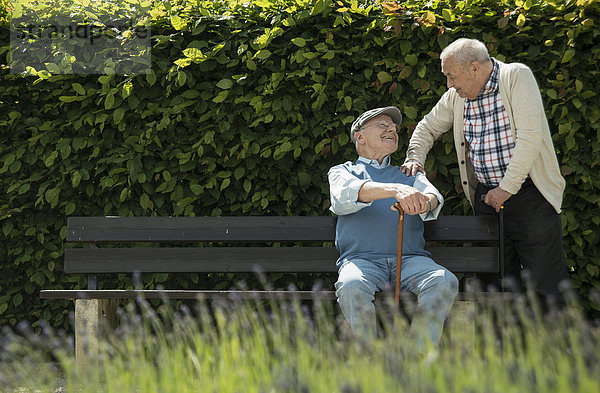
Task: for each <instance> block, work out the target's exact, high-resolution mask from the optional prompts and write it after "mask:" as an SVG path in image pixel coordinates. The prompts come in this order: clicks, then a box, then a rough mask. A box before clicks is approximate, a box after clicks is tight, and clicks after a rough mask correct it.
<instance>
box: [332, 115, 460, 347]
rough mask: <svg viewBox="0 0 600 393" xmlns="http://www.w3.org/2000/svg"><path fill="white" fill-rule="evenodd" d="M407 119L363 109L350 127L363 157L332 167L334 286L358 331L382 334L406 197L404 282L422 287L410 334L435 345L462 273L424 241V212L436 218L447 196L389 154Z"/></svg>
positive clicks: (418, 343)
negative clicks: (383, 301) (379, 323)
mask: <svg viewBox="0 0 600 393" xmlns="http://www.w3.org/2000/svg"><path fill="white" fill-rule="evenodd" d="M401 122H402V115H401V114H400V111H399V110H398V108H396V107H392V106H389V107H385V108H377V109H372V110H369V111H367V112H365V113H363V114H362V115H360V116H359V117H358V118H357V119H356V121H355V122H354V123H353V124H352V127H351V129H350V136H351V139H352V141H353V142H355V144H356V150H357V152H358V155H359V157H358V159H357V160H356V162H351V161H348V162H345V163H343V164H340V165H336V166H334V167H332V168H331V169H330V170H329V173H328V178H329V187H330V193H331V211H333V212H334V213H335V214H337V215H338V221H337V227H336V247H337V249H338V251H339V253H340V257H339V259H338V261H337V267H338V274H339V277H338V281H337V282H336V284H335V288H336V295H337V298H338V303H339V305H340V308H341V310H342V313H343V314H344V317H345V318H346V320H347V321H348V322H349V324H350V328H351V329H352V331H353V332H355V333H357V334H358V335H359V336H362V337H363V338H367V339H368V338H374V337H376V318H375V305H374V304H373V300H374V298H375V297H374V295H375V292H377V291H382V290H384V289H385V288H386V287H387V286H388V285H390V284H391V285H395V278H396V252H397V236H398V224H397V223H398V213H396V212H395V211H394V210H393V205H394V203H395V202H396V201H397V202H399V203H400V206H401V207H402V209H403V210H404V212H405V213H406V214H407V215H408V216H407V217H406V218H405V220H404V229H403V233H404V240H403V248H402V249H403V253H402V267H401V275H402V279H401V288H403V289H404V290H407V291H410V292H413V293H415V294H416V295H417V302H418V303H417V316H416V317H415V318H413V322H412V325H411V332H410V334H411V335H412V336H413V337H414V339H415V342H416V344H415V345H416V346H417V349H418V350H420V351H421V352H425V351H426V348H427V347H428V345H430V344H433V345H437V344H438V343H439V340H440V336H441V332H442V327H443V324H444V321H445V319H446V318H447V316H448V314H449V312H450V309H451V308H452V304H453V302H454V297H455V296H456V294H457V292H458V280H457V279H456V277H455V276H454V274H452V273H451V272H450V271H448V270H446V269H445V268H444V267H442V266H440V265H438V264H436V263H435V262H434V261H433V260H432V259H431V258H430V254H429V253H428V252H427V251H425V249H424V246H425V240H424V238H423V220H431V219H435V218H437V216H438V214H439V211H440V209H441V207H442V204H443V198H442V196H441V195H440V193H439V192H438V190H437V189H436V188H435V187H434V186H432V185H431V183H430V182H429V181H428V180H427V178H426V177H425V175H424V174H422V173H417V174H415V175H414V176H413V175H410V176H407V175H405V174H404V173H402V172H401V171H400V168H399V167H397V166H394V165H391V163H390V154H392V153H393V152H395V151H396V150H397V149H398V134H397V127H398V126H399V125H400V123H401ZM428 343H429V344H428Z"/></svg>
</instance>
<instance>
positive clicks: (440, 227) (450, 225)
mask: <svg viewBox="0 0 600 393" xmlns="http://www.w3.org/2000/svg"><path fill="white" fill-rule="evenodd" d="M336 220H337V218H336V217H300V216H291V217H283V216H279V217H262V216H261V217H252V216H249V217H202V218H201V219H199V218H197V217H70V218H69V220H68V223H67V241H68V242H98V243H100V242H209V241H223V242H228V241H232V242H233V241H250V242H251V241H334V239H335V224H336ZM425 239H426V240H427V241H468V242H486V241H488V242H489V241H497V239H498V227H497V220H496V218H495V217H491V216H490V217H481V216H464V217H456V216H441V217H439V218H438V219H437V220H433V221H426V222H425Z"/></svg>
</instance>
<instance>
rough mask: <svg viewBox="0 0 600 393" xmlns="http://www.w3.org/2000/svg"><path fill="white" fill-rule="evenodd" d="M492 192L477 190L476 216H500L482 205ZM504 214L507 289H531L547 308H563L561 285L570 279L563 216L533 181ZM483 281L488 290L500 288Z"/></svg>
mask: <svg viewBox="0 0 600 393" xmlns="http://www.w3.org/2000/svg"><path fill="white" fill-rule="evenodd" d="M492 188H493V187H486V186H484V185H482V184H479V185H478V186H477V191H476V194H475V206H474V208H475V214H476V215H497V213H496V210H495V209H494V208H493V207H491V206H488V205H486V204H485V203H484V202H483V201H482V196H483V195H485V194H486V193H487V192H488V191H489V190H491V189H492ZM503 214H504V256H505V261H504V273H505V287H506V289H507V290H509V291H523V290H524V289H525V288H524V287H525V286H527V289H533V290H534V291H535V292H536V293H537V294H538V295H539V297H540V300H543V304H544V305H547V303H548V302H551V303H558V304H562V302H563V296H562V293H561V291H560V289H559V284H560V283H561V282H562V281H564V280H566V279H567V268H566V264H565V254H564V250H563V242H562V228H561V222H560V215H559V214H557V213H556V210H554V208H553V207H552V205H550V203H548V201H547V200H546V199H545V198H544V197H543V196H542V194H541V193H540V192H539V191H538V189H537V187H536V186H535V185H534V184H533V181H532V180H531V179H530V178H527V180H526V181H525V182H524V183H523V185H522V186H521V189H520V190H519V192H518V193H517V194H515V195H513V196H511V197H510V198H509V199H508V200H507V201H506V202H505V203H504V213H503ZM522 273H523V275H522ZM523 276H524V277H525V278H526V280H525V285H524V282H523ZM481 279H482V284H483V285H484V286H485V287H489V285H493V286H495V287H497V286H498V284H499V282H498V280H497V278H494V279H492V278H491V277H487V276H486V277H481ZM488 289H489V288H488Z"/></svg>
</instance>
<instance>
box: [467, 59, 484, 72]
mask: <svg viewBox="0 0 600 393" xmlns="http://www.w3.org/2000/svg"><path fill="white" fill-rule="evenodd" d="M480 69H481V64H479V62H478V61H473V62H471V64H469V71H471V72H472V73H473V74H476V73H477V71H479V70H480Z"/></svg>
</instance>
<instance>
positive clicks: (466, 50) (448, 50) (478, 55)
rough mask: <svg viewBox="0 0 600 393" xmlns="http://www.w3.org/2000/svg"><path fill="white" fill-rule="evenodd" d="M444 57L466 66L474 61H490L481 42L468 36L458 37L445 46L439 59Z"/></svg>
mask: <svg viewBox="0 0 600 393" xmlns="http://www.w3.org/2000/svg"><path fill="white" fill-rule="evenodd" d="M445 59H452V60H454V61H455V62H456V63H458V64H459V65H461V66H463V67H467V66H468V65H469V64H471V63H472V62H474V61H477V62H479V63H480V64H486V63H488V62H490V61H491V60H490V55H489V53H488V50H487V48H486V47H485V45H484V44H483V42H481V41H478V40H474V39H470V38H459V39H457V40H456V41H454V42H452V43H451V44H450V45H448V46H447V47H445V48H444V50H443V51H442V53H441V54H440V60H442V61H443V60H445Z"/></svg>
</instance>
